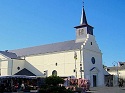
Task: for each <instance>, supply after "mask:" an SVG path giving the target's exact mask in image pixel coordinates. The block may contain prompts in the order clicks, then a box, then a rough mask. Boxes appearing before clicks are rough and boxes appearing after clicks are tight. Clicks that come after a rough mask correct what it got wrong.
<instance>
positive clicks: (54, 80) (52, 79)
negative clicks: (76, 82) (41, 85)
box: [45, 75, 64, 86]
mask: <svg viewBox="0 0 125 93" xmlns="http://www.w3.org/2000/svg"><path fill="white" fill-rule="evenodd" d="M45 82H46V84H48V85H52V86H58V85H59V84H63V83H64V80H63V79H62V78H60V77H59V76H55V75H52V76H49V77H47V78H46V79H45Z"/></svg>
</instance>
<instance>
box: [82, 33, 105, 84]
mask: <svg viewBox="0 0 125 93" xmlns="http://www.w3.org/2000/svg"><path fill="white" fill-rule="evenodd" d="M91 43H92V45H91ZM83 51H84V52H83V63H84V71H85V72H84V74H85V78H87V79H90V81H91V86H93V75H96V77H97V78H96V79H97V82H96V84H97V86H103V85H104V71H103V65H102V53H101V51H100V49H99V47H98V45H97V43H96V41H95V37H94V36H92V35H89V34H88V36H87V39H86V42H85V43H84V46H83ZM92 57H94V58H95V64H93V63H92V61H91V58H92ZM93 67H95V69H97V72H91V71H90V69H92V68H93Z"/></svg>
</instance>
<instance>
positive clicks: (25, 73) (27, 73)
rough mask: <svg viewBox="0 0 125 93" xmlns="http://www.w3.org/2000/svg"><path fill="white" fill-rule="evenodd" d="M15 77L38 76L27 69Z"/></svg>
mask: <svg viewBox="0 0 125 93" xmlns="http://www.w3.org/2000/svg"><path fill="white" fill-rule="evenodd" d="M14 75H27V76H36V75H35V74H33V73H32V72H31V71H29V70H27V69H26V68H24V69H22V70H21V71H19V72H17V73H16V74H14Z"/></svg>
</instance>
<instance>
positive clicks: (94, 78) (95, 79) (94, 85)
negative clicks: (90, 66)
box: [93, 75, 97, 87]
mask: <svg viewBox="0 0 125 93" xmlns="http://www.w3.org/2000/svg"><path fill="white" fill-rule="evenodd" d="M96 82H97V77H96V75H93V87H96V86H97V84H96Z"/></svg>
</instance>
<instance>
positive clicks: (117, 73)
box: [112, 61, 119, 85]
mask: <svg viewBox="0 0 125 93" xmlns="http://www.w3.org/2000/svg"><path fill="white" fill-rule="evenodd" d="M112 64H113V65H114V66H115V64H116V75H117V85H118V82H119V72H118V62H116V61H114V62H113V63H112Z"/></svg>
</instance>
